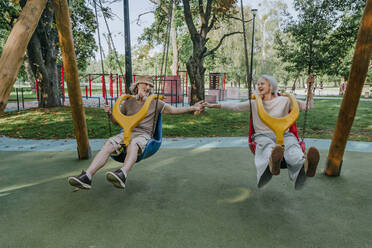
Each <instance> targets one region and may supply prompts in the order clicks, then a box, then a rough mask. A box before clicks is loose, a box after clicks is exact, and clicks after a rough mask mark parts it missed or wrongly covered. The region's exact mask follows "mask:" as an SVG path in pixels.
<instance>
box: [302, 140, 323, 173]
mask: <svg viewBox="0 0 372 248" xmlns="http://www.w3.org/2000/svg"><path fill="white" fill-rule="evenodd" d="M319 158H320V155H319V151H318V149H316V148H315V147H313V146H312V147H310V148H309V150H307V153H306V161H305V166H304V167H305V173H306V176H307V177H313V176H315V172H316V168H317V167H318V163H319Z"/></svg>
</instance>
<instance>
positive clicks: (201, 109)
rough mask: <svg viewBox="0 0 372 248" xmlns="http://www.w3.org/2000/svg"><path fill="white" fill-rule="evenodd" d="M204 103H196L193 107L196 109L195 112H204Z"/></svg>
mask: <svg viewBox="0 0 372 248" xmlns="http://www.w3.org/2000/svg"><path fill="white" fill-rule="evenodd" d="M203 104H204V101H203V100H202V101H199V102H197V103H195V104H194V105H193V106H192V107H193V108H194V111H203V110H204V106H203Z"/></svg>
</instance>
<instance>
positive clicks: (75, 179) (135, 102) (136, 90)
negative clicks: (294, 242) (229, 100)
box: [68, 76, 203, 189]
mask: <svg viewBox="0 0 372 248" xmlns="http://www.w3.org/2000/svg"><path fill="white" fill-rule="evenodd" d="M153 86H154V84H153V80H152V77H151V76H140V77H138V79H137V82H135V83H134V84H133V85H132V86H131V91H132V92H133V94H135V95H136V97H132V98H128V99H127V100H126V101H125V102H124V104H122V106H121V109H120V111H121V112H122V113H123V114H125V115H127V116H130V115H134V114H135V113H137V112H138V111H139V110H140V109H141V107H142V106H143V104H144V102H145V100H146V98H147V97H148V96H149V95H150V94H151V90H152V88H153ZM155 107H156V101H152V102H151V104H150V107H149V110H148V114H147V115H146V117H145V118H144V119H143V120H142V121H141V122H140V123H139V125H138V126H137V127H135V128H134V129H133V130H132V133H131V141H130V143H129V145H128V147H127V148H126V152H127V155H126V157H125V160H124V163H123V165H122V167H121V168H120V169H118V170H116V171H114V172H111V171H109V172H107V173H106V178H107V180H108V181H109V182H111V183H112V184H113V185H114V186H115V187H117V188H125V182H126V179H127V176H128V173H129V171H130V169H131V168H132V166H133V165H134V164H135V163H136V160H137V156H138V155H139V154H141V153H142V152H143V151H144V149H145V147H146V144H147V142H148V141H149V140H150V139H151V133H152V127H153V123H154V118H157V117H158V116H156V117H155V113H156V114H157V115H158V114H159V113H165V114H183V113H187V112H192V111H201V110H202V108H203V107H202V106H201V104H200V103H196V104H195V105H194V106H190V107H179V108H175V107H173V106H171V105H169V104H166V103H165V102H163V101H161V100H158V103H157V109H156V111H155ZM104 111H105V112H106V113H108V114H109V115H110V119H111V121H112V122H113V123H114V124H116V122H115V120H114V119H113V117H112V114H111V109H110V106H109V105H105V108H104ZM122 144H123V133H120V134H118V135H115V136H113V137H111V138H109V139H108V141H106V143H105V144H104V145H103V147H102V148H101V150H100V151H99V152H98V153H97V155H96V156H95V157H94V159H93V161H92V162H91V164H90V166H89V167H88V169H87V170H86V171H82V173H81V174H80V175H78V176H71V177H69V178H68V182H69V183H70V184H71V185H72V186H74V187H78V188H81V189H90V188H91V183H92V177H93V175H94V174H95V173H96V172H97V171H98V170H99V169H101V168H102V167H103V166H104V165H105V164H106V161H107V159H108V158H109V156H110V155H111V154H120V152H121V151H120V149H121V147H122Z"/></svg>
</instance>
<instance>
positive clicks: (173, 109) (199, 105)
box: [164, 101, 204, 115]
mask: <svg viewBox="0 0 372 248" xmlns="http://www.w3.org/2000/svg"><path fill="white" fill-rule="evenodd" d="M202 103H203V101H200V102H197V103H195V104H194V105H192V106H190V107H179V108H176V107H173V106H171V105H169V104H165V106H164V114H171V115H178V114H184V113H188V112H194V111H202V110H203V108H204V107H203V106H202Z"/></svg>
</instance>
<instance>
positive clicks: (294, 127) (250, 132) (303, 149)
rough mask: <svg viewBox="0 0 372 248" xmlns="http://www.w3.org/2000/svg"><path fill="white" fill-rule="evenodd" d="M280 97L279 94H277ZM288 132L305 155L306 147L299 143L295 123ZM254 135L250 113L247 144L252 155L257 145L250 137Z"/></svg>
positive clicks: (302, 142) (301, 142) (303, 143)
mask: <svg viewBox="0 0 372 248" xmlns="http://www.w3.org/2000/svg"><path fill="white" fill-rule="evenodd" d="M278 95H279V96H280V94H278ZM289 132H291V133H293V134H294V136H295V137H296V138H297V140H298V143H299V145H300V146H301V149H302V152H304V153H305V150H306V145H305V142H304V141H300V139H299V138H298V132H297V125H296V122H295V123H293V125H292V126H291V127H290V128H289ZM254 133H255V130H254V127H253V121H252V113H251V114H250V117H249V135H248V143H249V148H250V149H251V152H252V153H253V154H256V146H257V143H256V142H254V141H253V140H252V136H253V134H254Z"/></svg>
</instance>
